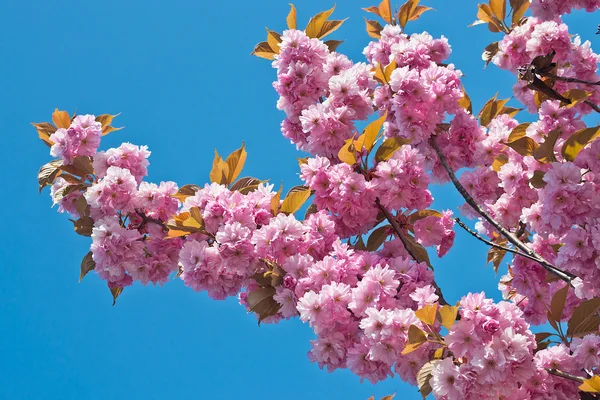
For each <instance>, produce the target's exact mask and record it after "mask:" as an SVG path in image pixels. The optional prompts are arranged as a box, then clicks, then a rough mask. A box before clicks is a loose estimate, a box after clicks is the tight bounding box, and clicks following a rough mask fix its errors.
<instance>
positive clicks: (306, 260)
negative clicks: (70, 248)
mask: <svg viewBox="0 0 600 400" xmlns="http://www.w3.org/2000/svg"><path fill="white" fill-rule="evenodd" d="M599 6H600V1H597V0H586V1H583V0H575V1H570V2H561V1H551V0H533V1H532V4H531V8H532V11H533V13H534V17H530V18H528V19H526V20H525V21H524V22H523V23H522V24H518V25H515V27H514V29H512V30H511V32H510V33H508V34H507V35H505V36H504V38H503V39H502V40H501V41H500V42H499V45H498V47H499V50H498V53H497V54H496V55H495V56H494V58H493V62H494V63H495V64H496V65H498V66H499V67H500V68H503V69H506V70H509V71H511V72H513V73H516V72H519V74H520V75H519V76H520V77H521V78H522V76H521V75H522V74H524V73H523V71H524V68H525V69H527V68H532V67H536V66H535V65H534V64H535V62H536V61H535V60H536V57H540V56H546V55H548V54H549V53H551V52H554V54H553V62H555V63H556V68H555V69H553V72H552V74H555V75H556V76H557V77H559V78H560V77H564V78H575V77H576V78H577V79H576V80H573V79H563V80H561V79H558V78H555V79H553V81H552V85H553V86H552V87H551V88H550V90H551V91H552V90H553V91H555V93H556V95H555V98H552V97H547V98H543V97H540V95H539V93H538V94H536V90H535V88H534V87H533V86H532V84H531V79H533V78H531V76H529V78H527V79H521V80H520V81H519V82H518V83H517V84H516V85H515V87H514V92H515V96H516V97H517V99H519V100H520V101H522V102H523V103H524V104H525V105H526V107H527V108H528V109H529V110H530V111H531V112H535V113H536V114H537V121H535V122H532V123H525V124H519V122H518V121H517V120H516V119H515V118H513V116H514V115H515V114H514V113H511V112H510V111H505V112H499V113H496V115H494V116H493V117H492V118H490V119H489V121H487V122H486V123H483V118H481V119H480V120H479V121H478V119H477V118H475V117H474V116H473V115H472V113H471V112H469V111H467V110H466V109H465V108H466V107H464V106H463V105H462V104H461V100H464V93H463V89H462V87H461V86H462V84H461V81H460V79H461V72H460V71H459V70H457V69H456V68H455V67H454V65H452V64H443V62H444V60H445V59H446V58H447V57H448V56H449V54H450V51H451V49H450V46H449V44H448V42H447V40H446V39H445V38H444V37H442V38H440V39H434V38H433V37H432V36H430V35H429V34H427V33H422V34H413V35H410V36H409V35H407V34H405V33H404V32H403V31H402V29H401V28H400V27H399V26H392V25H387V26H385V27H384V28H383V30H382V31H381V33H380V36H381V37H380V38H379V39H378V40H375V41H372V42H371V43H370V44H369V45H368V46H367V47H366V48H365V50H364V55H365V56H366V59H367V63H353V62H352V61H350V60H349V59H348V58H347V57H346V56H344V55H342V54H339V53H336V52H334V51H330V49H329V48H328V46H327V45H326V44H325V43H324V42H323V41H322V40H320V39H316V38H309V37H308V36H307V34H306V33H305V32H303V31H300V30H297V29H289V30H287V31H285V32H284V33H283V34H282V35H281V37H280V41H279V49H278V51H277V54H278V55H277V56H276V57H275V61H274V62H273V66H274V68H276V69H277V81H276V82H275V83H274V88H275V90H276V91H277V93H278V94H279V96H280V98H279V101H278V103H277V107H278V108H279V109H281V110H283V111H284V112H285V114H286V117H285V120H284V121H283V122H282V125H281V130H282V133H283V135H284V136H285V137H286V138H288V139H290V140H291V141H292V142H293V143H294V144H295V145H296V146H297V147H298V148H299V149H301V150H304V151H306V152H308V153H309V155H310V157H309V158H307V160H306V162H302V163H301V164H302V165H301V175H300V176H301V179H302V180H303V181H304V183H305V185H306V188H304V190H305V191H306V193H307V196H308V195H309V192H310V194H311V195H313V196H314V198H313V205H314V206H313V207H312V208H311V209H310V211H309V212H307V216H306V218H305V220H304V221H300V220H298V219H296V217H295V216H294V214H293V213H292V212H289V211H286V212H283V207H282V204H283V203H285V201H284V202H283V203H282V202H281V201H278V199H279V195H278V194H276V193H275V192H274V191H273V185H270V184H265V183H264V182H263V183H256V182H253V184H249V186H247V187H244V189H247V190H241V189H240V188H237V189H236V188H235V187H234V186H235V184H233V182H228V184H219V183H212V184H207V185H205V186H204V187H203V188H199V187H195V189H193V190H192V191H191V192H190V190H191V189H189V188H188V189H187V190H185V191H183V192H181V191H180V189H179V188H178V186H177V185H176V184H175V183H174V182H161V183H160V184H154V183H149V182H146V181H144V178H145V177H146V176H147V173H148V165H149V163H148V157H149V155H150V152H149V151H148V149H147V148H146V147H145V146H141V147H139V146H135V145H132V144H129V143H124V144H122V145H121V146H120V147H118V148H113V149H108V150H106V151H100V152H98V147H99V144H100V137H101V135H102V129H103V126H102V123H101V122H97V121H96V118H95V117H94V116H92V115H84V116H77V117H75V118H73V119H72V121H71V124H70V127H69V128H68V129H63V128H61V129H57V130H56V131H55V132H53V133H52V135H50V136H49V141H50V142H52V143H53V145H52V147H51V150H50V152H51V154H52V155H53V156H55V157H58V158H59V159H60V161H61V162H62V166H63V168H64V169H63V171H64V172H65V173H64V174H63V173H61V174H60V175H57V176H54V179H53V182H52V187H51V196H52V199H53V202H54V204H56V205H58V210H59V211H60V212H67V213H69V214H70V215H71V216H72V217H73V218H75V219H76V221H75V228H76V230H78V231H79V232H83V234H86V233H87V234H89V235H91V238H92V245H91V257H92V259H93V262H94V267H95V271H96V272H97V274H98V275H99V276H100V277H101V278H102V279H104V280H106V281H107V283H108V285H109V287H111V288H112V289H114V288H123V287H125V286H129V285H131V284H133V282H134V281H139V282H141V283H142V284H144V285H146V284H148V283H153V284H163V283H165V282H166V281H167V280H168V278H169V276H170V274H171V273H178V275H179V277H180V279H182V280H183V282H184V283H185V285H186V286H188V287H190V288H192V289H193V290H195V291H206V292H207V293H208V295H209V296H210V297H212V298H214V299H225V298H227V297H230V296H239V300H240V303H241V304H242V305H243V306H245V307H247V308H248V310H249V311H254V312H256V313H257V315H258V317H259V320H260V321H263V322H267V323H274V322H278V321H280V320H282V319H287V318H292V317H296V316H299V318H300V319H301V320H302V321H303V322H306V323H308V324H309V325H310V326H311V327H312V328H313V330H314V332H315V334H316V339H315V340H313V341H312V342H311V345H312V347H311V350H310V352H309V358H310V359H311V360H312V361H314V362H316V363H318V364H319V366H321V367H322V368H327V370H329V371H333V370H335V369H338V368H348V369H350V370H351V371H352V372H353V373H355V374H356V375H358V376H359V377H361V379H368V380H369V381H371V382H377V381H380V380H384V379H386V378H387V377H389V376H394V375H398V376H400V377H401V378H402V379H403V380H405V381H407V382H410V383H413V384H416V383H417V375H418V373H419V371H420V370H421V368H422V367H423V366H424V365H425V364H427V363H428V362H430V361H431V362H434V366H433V369H432V372H431V379H430V380H429V383H430V385H431V389H432V391H433V394H434V395H435V396H436V397H437V398H440V399H444V400H451V399H497V398H506V399H515V400H516V399H534V398H535V399H537V398H557V399H563V398H564V399H568V398H575V397H576V396H577V391H578V388H577V386H578V385H577V384H576V383H575V382H573V381H568V380H565V379H562V378H558V377H556V376H554V375H552V374H550V373H549V372H548V369H560V370H561V371H563V372H567V373H571V374H576V375H579V376H582V375H583V374H584V372H583V371H584V369H585V370H587V371H588V373H589V372H590V371H592V372H595V373H597V372H598V371H597V370H598V365H599V364H600V339H598V335H597V332H593V331H589V332H592V333H590V334H587V335H580V336H581V337H577V338H573V340H572V342H571V343H570V346H567V344H569V342H568V341H566V340H563V341H564V344H560V345H555V346H550V347H548V348H544V349H541V348H537V347H538V345H539V340H538V341H536V337H535V336H534V335H533V334H532V332H531V330H530V325H538V324H543V323H545V322H546V321H548V318H549V309H550V308H551V307H552V304H553V303H554V300H553V299H555V298H556V297H557V296H559V295H560V294H561V293H564V292H565V291H566V295H565V297H564V307H563V309H562V310H561V312H560V316H559V317H557V319H558V320H559V321H554V322H555V323H560V322H561V321H568V320H569V319H570V318H571V317H572V316H573V315H574V314H575V310H576V309H577V307H578V306H579V305H580V304H582V302H583V301H585V300H586V299H587V300H589V299H594V298H597V297H598V296H600V284H599V282H600V261H598V260H600V161H599V160H600V140H596V141H593V142H591V143H590V144H589V145H588V144H584V146H583V147H584V148H583V149H582V150H581V151H580V152H579V153H578V155H577V157H575V159H574V160H573V159H570V158H568V157H567V156H565V154H564V153H562V152H561V149H562V148H563V146H564V145H565V143H567V141H568V139H569V137H570V136H571V135H573V134H575V133H576V132H577V131H579V130H581V129H583V128H585V124H584V122H583V120H582V118H583V116H584V115H586V114H588V113H590V112H591V111H592V107H591V106H590V104H598V103H600V91H598V90H595V86H594V87H590V86H591V85H587V84H585V83H582V81H591V82H596V81H598V80H600V77H599V76H598V74H597V69H598V62H599V61H600V56H598V55H596V54H595V53H593V51H592V50H591V46H590V43H589V42H584V43H582V41H581V39H579V38H578V37H575V38H572V37H571V36H570V35H569V32H568V28H567V26H566V25H565V24H564V23H562V22H561V20H560V18H558V15H560V14H564V13H567V12H570V11H571V9H573V8H585V9H586V10H588V11H590V10H593V9H596V8H599ZM537 60H539V58H537ZM532 63H533V64H532ZM388 66H391V72H389V74H388V72H387V69H388V68H386V67H388ZM376 71H378V72H377V73H376ZM528 71H529V72H530V75H531V71H530V70H528ZM546 72H547V71H546ZM381 73H383V74H384V75H385V74H388V76H384V79H382V78H381ZM540 73H543V71H542V72H540V71H534V72H533V76H534V77H535V79H538V80H540V78H545V77H544V76H541V75H540ZM536 74H537V75H536ZM538 75H539V76H538ZM570 90H571V91H573V92H572V93H578V94H579V95H581V92H584V94H585V100H588V104H586V102H585V101H578V102H575V104H571V106H569V107H565V106H566V103H565V101H564V99H562V100H563V101H561V99H560V98H556V97H560V96H561V94H565V95H566V93H567V92H568V91H570ZM502 105H504V103H502ZM376 114H378V115H379V116H381V118H382V120H383V119H385V122H384V123H383V135H382V138H381V139H382V141H383V140H385V142H384V143H386V145H387V146H389V147H390V148H391V149H392V150H388V153H387V154H386V152H385V151H384V152H382V153H381V154H380V153H376V152H374V151H372V150H373V148H372V147H371V146H369V145H367V144H364V146H362V145H357V146H355V145H354V144H352V147H351V150H348V151H352V152H353V155H354V156H355V161H352V159H350V161H347V160H346V159H343V157H342V156H341V155H339V154H341V153H340V150H343V148H344V146H346V144H347V143H361V142H359V141H357V142H352V141H349V139H353V138H357V137H359V136H360V132H359V130H358V128H357V126H359V125H361V124H363V123H364V121H367V120H368V119H369V118H372V117H374V116H375V115H376ZM63 126H64V125H63ZM516 128H522V129H521V133H522V135H520V136H519V137H518V138H516V139H515V137H514V136H515V135H514V133H513V132H515V129H516ZM373 140H374V141H375V138H373ZM518 140H524V141H526V143H527V146H528V148H527V149H526V151H523V150H522V148H523V146H517V145H515V144H514V143H515V142H517V141H518ZM390 143H391V144H390ZM434 144H435V146H434ZM361 146H362V147H361ZM394 146H395V147H394ZM436 146H437V148H436ZM527 146H526V147H527ZM346 147H347V146H346ZM382 147H383V145H382ZM529 148H533V149H534V150H531V151H529V150H528V149H529ZM380 149H381V148H380ZM437 149H441V152H442V153H443V155H444V157H441V156H439V155H438V151H440V150H437ZM374 153H376V154H374ZM443 158H445V159H446V161H447V165H445V164H444V163H443V162H442V161H443V160H442V159H443ZM86 162H89V166H88V165H87V164H86ZM76 164H78V165H79V166H76ZM81 165H84V167H85V168H84V169H85V171H86V172H85V173H82V172H80V171H79V169H77V168H81ZM69 168H71V169H69ZM447 168H448V169H449V170H453V171H458V170H460V169H463V168H469V170H466V171H463V173H462V174H461V176H460V182H461V183H462V185H463V186H464V187H465V188H466V190H467V191H468V192H469V194H470V195H471V196H472V197H473V199H474V200H475V202H476V203H477V204H478V205H479V207H481V208H482V209H483V210H484V211H483V212H484V213H488V214H489V216H490V217H491V218H493V219H494V220H496V221H498V222H499V224H500V225H502V226H503V227H504V228H506V229H507V230H508V231H510V232H511V234H512V235H515V236H519V238H518V239H519V240H523V242H525V243H526V246H529V248H530V249H531V250H532V251H533V252H534V253H535V254H536V257H540V258H543V259H544V260H546V262H549V263H552V264H553V265H556V266H557V267H558V268H560V269H561V270H563V271H566V272H567V273H570V274H572V275H573V276H575V277H577V278H576V279H574V280H572V281H571V282H568V283H567V282H564V281H563V280H557V279H552V276H550V275H549V274H548V272H547V269H546V268H545V267H544V266H543V265H542V264H541V263H540V262H539V261H540V258H537V259H536V258H535V257H531V256H527V257H526V256H524V255H516V256H515V257H514V258H513V259H512V261H510V265H509V268H508V273H507V274H506V275H505V276H503V277H502V279H501V282H500V284H499V288H500V290H501V292H502V294H503V295H504V298H505V299H506V301H502V302H499V303H494V302H493V301H492V300H491V299H488V298H486V296H485V294H484V293H479V294H468V295H466V296H465V297H463V298H462V300H461V301H460V303H459V306H458V309H459V317H458V318H457V319H456V321H454V319H453V320H452V321H451V322H452V323H453V324H451V325H447V324H446V325H444V324H442V321H440V318H435V317H434V318H433V319H432V321H433V322H432V321H429V322H426V321H425V319H424V318H423V317H422V315H421V314H420V312H422V310H424V309H428V307H433V308H431V309H433V310H438V309H439V308H440V307H442V306H446V307H450V306H448V305H447V304H446V302H445V300H444V299H443V296H442V295H441V291H440V289H439V288H438V287H437V284H436V282H435V281H434V275H433V271H432V268H430V261H429V259H428V256H426V255H423V254H424V253H426V250H425V248H426V247H435V249H436V251H437V255H438V257H443V256H444V255H446V254H447V253H448V251H449V250H450V248H451V247H452V245H453V242H454V238H455V232H454V218H453V213H452V211H449V210H448V211H444V212H438V211H435V210H430V209H429V207H430V206H431V204H432V203H433V197H432V195H431V192H430V190H429V185H430V184H431V183H432V182H447V181H448V180H449V175H448V172H447ZM73 169H75V172H77V174H79V175H77V174H76V175H77V176H78V178H75V177H74V176H72V175H70V173H71V172H73ZM90 171H92V172H90ZM211 176H212V174H211ZM219 182H222V181H219ZM182 193H183V194H182ZM465 197H466V196H465ZM471 204H472V203H471ZM280 208H282V210H280ZM460 210H461V211H462V213H463V214H464V215H466V216H467V217H470V218H480V220H479V222H478V223H477V225H476V228H477V230H478V232H479V234H480V235H484V236H488V237H489V238H490V239H491V240H493V241H495V242H496V243H500V244H502V245H507V242H506V240H504V241H503V239H506V238H502V236H501V234H500V233H499V231H501V229H500V228H498V229H496V228H494V226H493V225H492V224H490V223H489V222H488V221H485V220H484V219H483V218H481V216H480V213H482V211H477V210H475V209H474V208H473V207H472V206H471V205H469V204H465V205H463V206H461V207H460ZM280 211H281V212H280ZM496 227H497V225H496ZM374 228H375V231H373V232H374V233H373V234H372V235H371V236H370V237H369V235H368V233H369V232H371V231H372V230H373V229H374ZM88 231H89V232H88ZM375 232H377V235H378V236H379V237H377V235H375ZM363 235H364V238H363ZM373 238H375V239H373ZM363 239H366V240H363ZM379 239H381V240H379ZM365 241H366V242H367V244H366V245H365V244H364V242H365ZM568 285H570V286H572V287H573V288H574V289H575V290H572V289H571V288H569V287H567V286H568ZM450 309H452V307H450ZM455 310H456V309H455ZM436 315H437V314H436ZM440 315H441V314H440ZM453 318H454V317H453ZM594 329H595V327H594ZM415 330H416V331H418V332H419V335H421V336H418V337H417V339H415V337H414V332H415ZM410 332H412V336H411V333H410ZM589 332H588V331H586V333H589ZM558 333H559V334H560V335H563V333H562V332H560V331H559V332H558ZM419 337H422V338H423V339H422V341H421V342H419V343H416V344H417V345H416V346H415V340H418V339H419ZM561 338H562V337H561ZM432 360H433V361H432ZM548 393H551V394H552V396H554V397H548Z"/></svg>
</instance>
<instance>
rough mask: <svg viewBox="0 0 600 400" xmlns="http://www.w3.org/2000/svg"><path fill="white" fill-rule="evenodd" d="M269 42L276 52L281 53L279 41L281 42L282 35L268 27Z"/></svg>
mask: <svg viewBox="0 0 600 400" xmlns="http://www.w3.org/2000/svg"><path fill="white" fill-rule="evenodd" d="M267 43H269V47H270V48H271V50H273V52H274V53H276V54H279V51H280V48H279V43H281V35H280V34H279V33H277V32H275V31H271V30H269V28H267Z"/></svg>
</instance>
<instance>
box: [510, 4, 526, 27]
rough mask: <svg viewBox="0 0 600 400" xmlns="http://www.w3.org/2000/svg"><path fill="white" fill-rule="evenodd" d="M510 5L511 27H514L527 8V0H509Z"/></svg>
mask: <svg viewBox="0 0 600 400" xmlns="http://www.w3.org/2000/svg"><path fill="white" fill-rule="evenodd" d="M510 6H511V7H512V9H513V15H512V27H513V28H514V27H515V26H517V25H519V23H520V22H521V18H523V16H524V15H525V13H526V12H527V9H528V8H529V0H511V1H510Z"/></svg>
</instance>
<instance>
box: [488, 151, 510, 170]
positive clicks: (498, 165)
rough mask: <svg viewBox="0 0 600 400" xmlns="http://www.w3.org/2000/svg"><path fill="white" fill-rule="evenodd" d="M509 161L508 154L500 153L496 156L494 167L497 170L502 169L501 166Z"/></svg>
mask: <svg viewBox="0 0 600 400" xmlns="http://www.w3.org/2000/svg"><path fill="white" fill-rule="evenodd" d="M507 162H508V157H507V156H506V154H503V153H501V154H498V155H497V156H496V158H494V162H493V163H492V169H493V170H494V171H496V172H498V171H500V168H502V166H503V165H504V164H506V163H507Z"/></svg>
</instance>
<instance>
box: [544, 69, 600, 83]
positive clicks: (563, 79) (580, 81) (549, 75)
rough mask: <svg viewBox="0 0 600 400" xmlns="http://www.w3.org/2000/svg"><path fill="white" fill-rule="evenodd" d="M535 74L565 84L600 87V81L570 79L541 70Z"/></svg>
mask: <svg viewBox="0 0 600 400" xmlns="http://www.w3.org/2000/svg"><path fill="white" fill-rule="evenodd" d="M535 72H536V74H538V75H540V76H547V77H549V78H552V79H554V80H557V81H563V82H569V83H583V84H584V85H596V86H600V81H597V82H590V81H584V80H583V79H577V78H569V77H566V76H558V75H555V74H553V73H551V72H547V71H540V70H536V71H535Z"/></svg>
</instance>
